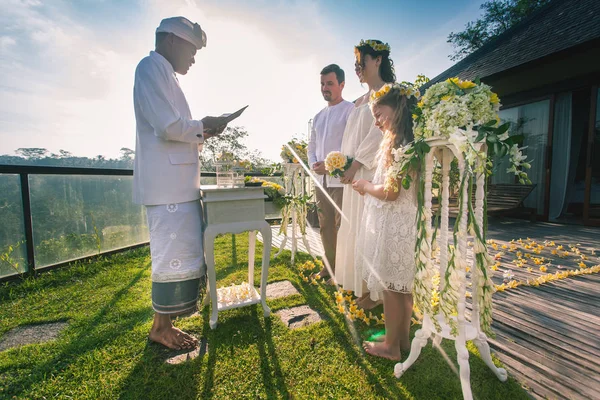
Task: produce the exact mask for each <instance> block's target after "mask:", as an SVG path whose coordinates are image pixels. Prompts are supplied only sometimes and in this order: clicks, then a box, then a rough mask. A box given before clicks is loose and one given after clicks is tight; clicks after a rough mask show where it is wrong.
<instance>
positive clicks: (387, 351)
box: [363, 342, 401, 361]
mask: <svg viewBox="0 0 600 400" xmlns="http://www.w3.org/2000/svg"><path fill="white" fill-rule="evenodd" d="M363 349H365V351H366V352H367V353H369V354H370V355H372V356H375V357H382V358H387V359H388V360H392V361H400V358H401V354H400V349H399V348H398V347H396V346H389V345H387V344H386V343H385V342H377V343H375V342H363Z"/></svg>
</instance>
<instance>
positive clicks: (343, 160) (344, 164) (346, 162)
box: [325, 151, 354, 177]
mask: <svg viewBox="0 0 600 400" xmlns="http://www.w3.org/2000/svg"><path fill="white" fill-rule="evenodd" d="M352 161H354V159H353V158H351V157H346V156H345V155H343V154H342V153H340V152H339V151H332V152H331V153H329V154H327V157H325V169H326V170H327V172H329V175H331V176H336V177H340V176H342V174H343V173H344V172H346V171H347V170H348V168H350V165H352Z"/></svg>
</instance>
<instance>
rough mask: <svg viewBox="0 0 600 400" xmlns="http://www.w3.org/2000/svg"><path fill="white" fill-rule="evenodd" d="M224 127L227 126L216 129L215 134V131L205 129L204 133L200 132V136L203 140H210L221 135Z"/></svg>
mask: <svg viewBox="0 0 600 400" xmlns="http://www.w3.org/2000/svg"><path fill="white" fill-rule="evenodd" d="M226 126H227V125H224V126H221V127H219V128H217V130H216V132H215V131H207V130H206V129H205V130H204V132H202V136H203V137H204V139H210V138H211V137H214V136H219V135H220V134H221V133H223V131H224V130H225V127H226Z"/></svg>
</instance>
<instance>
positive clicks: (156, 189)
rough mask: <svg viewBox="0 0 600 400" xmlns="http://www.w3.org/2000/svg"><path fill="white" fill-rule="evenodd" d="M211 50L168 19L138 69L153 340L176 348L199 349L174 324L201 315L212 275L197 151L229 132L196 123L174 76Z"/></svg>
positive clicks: (136, 181)
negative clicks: (205, 280) (201, 298)
mask: <svg viewBox="0 0 600 400" xmlns="http://www.w3.org/2000/svg"><path fill="white" fill-rule="evenodd" d="M205 46H206V34H205V33H204V31H203V30H202V29H201V28H200V25H198V24H194V23H192V22H191V21H189V20H188V19H186V18H183V17H174V18H166V19H163V20H162V21H161V23H160V25H159V26H158V28H157V29H156V49H155V51H151V52H150V55H149V56H147V57H145V58H144V59H142V61H140V63H139V64H138V66H137V68H136V71H135V84H134V88H133V103H134V109H135V122H136V147H135V149H136V150H135V161H134V175H133V201H134V202H135V203H137V204H143V205H145V206H146V215H147V219H148V228H149V230H150V253H151V256H152V307H153V308H154V311H155V314H154V323H153V326H152V329H151V331H150V340H152V341H154V342H157V343H161V344H163V345H165V346H167V347H169V348H171V349H189V348H193V347H195V346H196V345H197V344H198V341H197V339H196V338H194V337H193V336H191V335H189V334H187V333H185V332H182V331H181V330H179V329H177V328H175V327H174V326H173V324H172V323H171V317H172V316H175V315H179V314H183V313H187V312H190V311H194V310H195V309H196V303H197V301H198V293H199V288H200V280H201V278H202V277H203V276H204V274H205V272H206V271H205V267H204V252H203V246H202V217H201V211H200V203H199V201H198V200H199V198H200V168H199V165H198V151H199V149H200V148H201V145H202V143H204V140H206V139H208V138H210V137H212V136H215V135H218V134H219V133H221V132H222V131H223V129H225V125H226V124H225V121H224V120H223V118H219V117H205V118H203V119H202V120H195V119H192V114H191V112H190V109H189V106H188V103H187V101H186V98H185V95H184V94H183V91H182V90H181V88H180V86H179V82H178V81H177V77H176V76H175V74H176V73H178V74H181V75H185V74H187V72H188V70H189V69H190V67H191V66H192V65H193V64H194V62H195V60H194V56H195V55H196V51H197V50H200V49H202V48H203V47H205Z"/></svg>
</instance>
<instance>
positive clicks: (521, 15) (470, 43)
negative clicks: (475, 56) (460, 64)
mask: <svg viewBox="0 0 600 400" xmlns="http://www.w3.org/2000/svg"><path fill="white" fill-rule="evenodd" d="M550 1H551V0H491V1H486V2H485V3H483V4H482V5H481V6H480V7H479V8H480V9H481V10H483V16H482V17H481V18H479V19H477V20H476V21H471V22H469V23H467V25H466V26H465V30H464V31H462V32H457V33H455V32H450V34H449V35H448V40H447V42H448V43H450V44H452V46H453V47H454V54H452V55H450V56H449V57H450V59H451V60H452V61H458V60H461V59H462V58H464V57H466V56H468V55H469V54H471V53H473V52H474V51H475V50H477V49H479V48H481V46H483V45H484V44H486V43H487V42H489V41H490V40H491V39H493V38H495V37H497V36H498V35H500V34H501V33H503V32H505V31H507V30H508V29H510V28H512V27H513V26H515V25H516V24H518V23H519V22H521V21H522V20H523V19H525V18H526V17H527V16H529V15H530V14H531V13H533V12H534V11H537V10H539V9H540V8H542V7H543V6H545V5H546V4H548V3H550Z"/></svg>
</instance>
